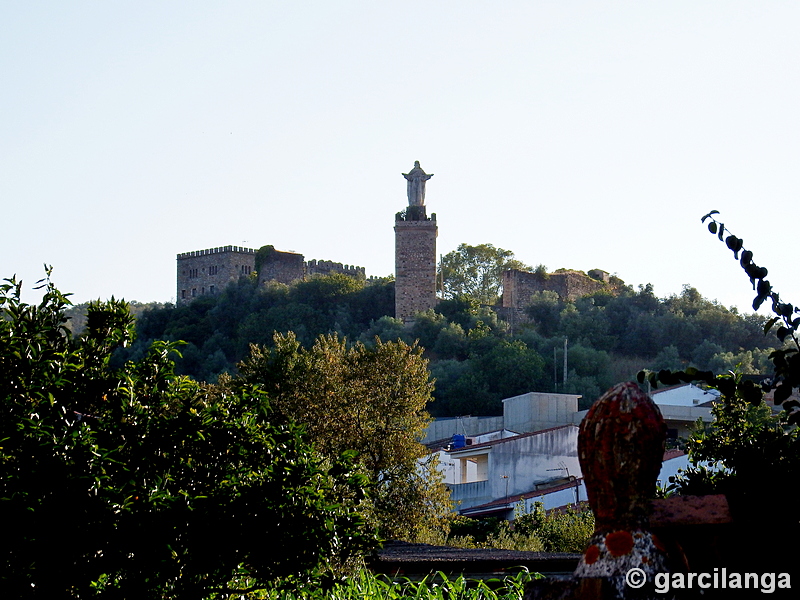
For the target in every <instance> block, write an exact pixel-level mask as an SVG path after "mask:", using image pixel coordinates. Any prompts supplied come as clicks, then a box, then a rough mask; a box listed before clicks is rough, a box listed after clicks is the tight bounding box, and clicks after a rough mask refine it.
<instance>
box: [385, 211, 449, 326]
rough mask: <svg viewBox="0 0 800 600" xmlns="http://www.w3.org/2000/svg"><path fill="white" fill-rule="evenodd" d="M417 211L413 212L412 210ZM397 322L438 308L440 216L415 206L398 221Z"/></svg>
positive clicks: (396, 231) (396, 257)
mask: <svg viewBox="0 0 800 600" xmlns="http://www.w3.org/2000/svg"><path fill="white" fill-rule="evenodd" d="M412 209H413V210H412ZM394 231H395V318H398V319H403V320H404V321H407V320H409V319H412V318H413V317H414V314H415V313H417V312H420V311H423V310H427V309H429V308H433V307H435V306H436V302H437V300H436V236H437V235H438V227H437V224H436V213H433V214H431V217H430V218H428V217H427V216H426V213H425V207H424V206H413V207H408V209H407V210H406V211H404V212H402V213H397V215H396V218H395V225H394Z"/></svg>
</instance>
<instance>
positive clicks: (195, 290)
mask: <svg viewBox="0 0 800 600" xmlns="http://www.w3.org/2000/svg"><path fill="white" fill-rule="evenodd" d="M195 296H197V288H192V298H194V297H195Z"/></svg>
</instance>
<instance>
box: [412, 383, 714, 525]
mask: <svg viewBox="0 0 800 600" xmlns="http://www.w3.org/2000/svg"><path fill="white" fill-rule="evenodd" d="M718 396H719V393H718V392H716V391H715V390H711V391H708V390H703V389H702V388H699V387H697V386H694V385H690V384H687V385H683V386H673V387H671V388H664V389H663V390H657V391H655V392H654V393H653V394H652V397H653V400H654V401H655V402H656V404H657V405H658V406H659V408H660V410H661V413H662V415H663V416H664V419H665V421H666V423H667V428H668V437H672V438H675V437H677V436H682V437H685V436H687V435H688V432H689V428H690V427H691V426H692V425H693V424H694V423H695V422H696V421H697V420H698V419H700V420H702V421H704V422H710V421H711V420H712V415H711V404H712V403H713V402H714V401H715V400H716V399H717V398H718ZM579 398H580V396H577V395H573V394H549V393H540V392H529V393H527V394H521V395H519V396H514V397H512V398H506V399H505V400H503V415H502V416H498V417H473V416H468V417H457V418H451V419H436V420H435V421H434V422H432V423H431V425H430V426H429V428H428V430H427V437H426V438H425V440H424V443H426V445H427V446H428V448H429V450H430V451H431V453H433V454H436V455H437V457H438V459H439V469H440V471H441V472H442V475H443V478H444V483H445V484H446V485H447V486H448V488H450V493H451V498H452V500H453V501H454V503H455V505H456V510H458V511H459V513H460V514H462V515H465V516H471V517H479V516H480V517H482V516H502V517H504V518H506V519H513V518H514V513H515V510H516V509H517V508H518V507H519V508H522V507H523V506H524V509H525V510H526V511H530V509H531V506H532V504H533V503H534V502H542V503H543V505H544V508H545V509H548V510H549V509H553V508H560V507H564V506H568V505H571V504H575V503H578V502H583V501H585V500H587V497H586V489H585V487H584V485H583V475H582V472H581V467H580V463H579V462H578V429H579V425H580V422H581V420H582V419H583V417H584V416H585V415H586V412H587V411H578V399H579ZM687 466H688V457H687V456H686V455H685V454H684V453H683V452H682V451H675V450H669V451H667V452H666V453H665V455H664V463H663V467H662V471H661V474H660V475H659V480H660V481H661V483H662V485H666V484H667V483H668V479H669V477H670V476H672V475H675V474H676V473H677V471H678V469H679V468H681V469H685V468H686V467H687Z"/></svg>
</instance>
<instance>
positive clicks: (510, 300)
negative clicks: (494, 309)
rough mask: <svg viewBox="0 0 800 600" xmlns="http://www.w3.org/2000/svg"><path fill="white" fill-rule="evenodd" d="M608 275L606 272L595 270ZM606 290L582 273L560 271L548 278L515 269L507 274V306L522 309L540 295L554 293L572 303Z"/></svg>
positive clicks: (504, 300)
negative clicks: (538, 293) (541, 293)
mask: <svg viewBox="0 0 800 600" xmlns="http://www.w3.org/2000/svg"><path fill="white" fill-rule="evenodd" d="M594 272H598V273H604V272H603V271H597V270H596V271H594ZM605 287H606V284H605V283H604V282H602V281H597V280H595V279H592V278H591V277H588V276H587V275H584V274H583V273H580V272H578V271H559V272H556V273H549V274H548V275H547V276H543V275H540V274H538V273H529V272H527V271H519V270H517V269H511V270H508V271H505V272H503V307H504V308H513V309H522V308H525V306H527V305H528V303H529V302H530V299H531V296H532V295H533V294H535V293H536V292H544V291H552V292H555V293H557V294H558V296H559V298H561V299H562V300H566V301H572V300H575V299H576V298H580V297H581V296H586V295H588V294H592V293H594V292H596V291H598V290H601V289H603V288H605Z"/></svg>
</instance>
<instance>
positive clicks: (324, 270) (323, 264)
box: [306, 259, 367, 279]
mask: <svg viewBox="0 0 800 600" xmlns="http://www.w3.org/2000/svg"><path fill="white" fill-rule="evenodd" d="M334 273H339V274H341V275H347V276H348V277H353V278H354V279H366V278H367V275H366V270H365V269H364V267H357V266H355V265H343V264H342V263H339V262H333V261H331V260H314V259H312V260H309V261H308V262H307V263H306V275H307V276H308V277H312V276H313V275H332V274H334Z"/></svg>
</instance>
